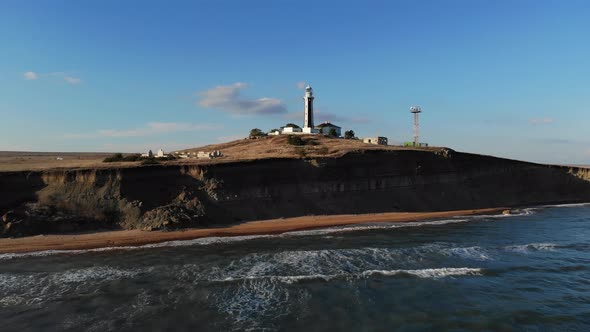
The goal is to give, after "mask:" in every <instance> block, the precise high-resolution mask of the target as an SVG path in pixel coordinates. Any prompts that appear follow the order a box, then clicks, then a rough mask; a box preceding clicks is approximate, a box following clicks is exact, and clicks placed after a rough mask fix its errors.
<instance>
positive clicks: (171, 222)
mask: <svg viewBox="0 0 590 332" xmlns="http://www.w3.org/2000/svg"><path fill="white" fill-rule="evenodd" d="M203 216H205V207H204V205H203V204H202V203H201V201H200V200H199V199H198V198H197V197H196V194H195V193H194V192H191V191H183V192H181V193H180V194H179V195H178V197H177V198H176V199H175V200H174V201H173V202H172V203H171V204H168V205H164V206H161V207H158V208H155V209H152V210H149V211H147V212H146V213H145V214H144V215H143V216H142V218H141V221H140V223H139V225H138V228H139V229H142V230H145V231H151V230H162V229H177V228H182V227H187V226H191V225H195V224H199V219H200V218H201V217H203Z"/></svg>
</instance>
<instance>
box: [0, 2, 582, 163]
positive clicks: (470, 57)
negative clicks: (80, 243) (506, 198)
mask: <svg viewBox="0 0 590 332" xmlns="http://www.w3.org/2000/svg"><path fill="white" fill-rule="evenodd" d="M589 18H590V2H589V1H575V0H568V1H532V0H531V1H525V0H523V1H499V0H497V1H484V0H476V1H467V0H466V1H454V0H449V1H409V0H408V1H354V2H353V1H350V2H349V1H313V2H312V1H307V2H305V1H282V0H274V1H271V0H268V1H258V0H253V1H237V0H235V1H226V0H221V1H186V2H184V1H166V2H165V1H23V0H20V1H12V0H6V1H2V2H0V43H1V48H0V116H1V118H2V120H3V121H2V123H3V126H2V130H0V150H29V151H31V150H33V151H113V152H116V151H123V152H141V151H144V150H147V149H149V148H151V149H157V148H159V147H164V149H166V150H171V149H179V148H186V147H192V146H198V145H203V144H208V143H217V142H222V141H225V140H230V139H236V138H238V137H244V136H245V135H246V134H247V132H248V131H249V129H250V128H253V127H259V128H261V129H263V130H269V129H272V128H276V127H280V126H281V125H284V124H285V123H287V122H297V123H299V122H301V123H302V122H303V112H302V110H303V101H302V95H303V90H302V89H301V87H302V85H303V84H304V83H309V84H311V85H312V86H313V88H314V91H315V94H316V100H315V107H316V110H317V112H318V114H317V118H319V119H320V120H330V121H332V122H333V123H336V124H338V125H340V126H342V127H343V128H344V129H353V130H354V131H355V132H356V133H357V134H358V135H359V136H372V135H384V136H388V137H389V139H390V142H403V141H406V140H410V139H411V136H412V117H411V114H410V113H409V111H408V110H409V107H410V106H412V105H420V106H422V109H423V113H422V115H421V134H422V138H421V140H422V141H424V142H428V143H430V144H431V145H441V146H449V147H451V148H454V149H456V150H461V151H467V152H476V153H483V154H492V155H497V156H502V157H508V158H515V159H523V160H531V161H538V162H549V163H584V164H590V133H589V130H588V129H589V128H590V40H589V38H590V19H589ZM316 122H317V121H316Z"/></svg>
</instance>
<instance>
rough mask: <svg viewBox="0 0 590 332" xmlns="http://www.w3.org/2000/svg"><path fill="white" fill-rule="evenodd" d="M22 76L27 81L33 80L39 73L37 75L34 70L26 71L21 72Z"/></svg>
mask: <svg viewBox="0 0 590 332" xmlns="http://www.w3.org/2000/svg"><path fill="white" fill-rule="evenodd" d="M23 77H24V78H25V80H27V81H34V80H36V79H38V78H39V75H37V73H35V72H34V71H28V72H26V73H24V74H23Z"/></svg>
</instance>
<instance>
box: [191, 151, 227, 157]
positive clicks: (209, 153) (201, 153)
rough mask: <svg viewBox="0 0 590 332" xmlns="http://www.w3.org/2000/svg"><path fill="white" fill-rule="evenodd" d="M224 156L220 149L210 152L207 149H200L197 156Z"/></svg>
mask: <svg viewBox="0 0 590 332" xmlns="http://www.w3.org/2000/svg"><path fill="white" fill-rule="evenodd" d="M222 156H223V154H222V153H221V151H219V150H215V151H208V152H207V151H199V152H198V153H197V158H199V159H213V158H219V157H222Z"/></svg>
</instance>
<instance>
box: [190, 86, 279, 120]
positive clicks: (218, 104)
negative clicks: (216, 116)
mask: <svg viewBox="0 0 590 332" xmlns="http://www.w3.org/2000/svg"><path fill="white" fill-rule="evenodd" d="M247 87H248V85H247V84H246V83H234V84H231V85H220V86H217V87H214V88H211V89H209V90H207V91H204V92H201V93H199V95H200V96H201V98H200V100H199V102H198V104H199V105H200V106H202V107H205V108H213V109H218V110H220V111H223V112H227V113H231V114H237V115H268V114H280V113H286V112H287V107H286V106H285V105H284V104H283V102H282V101H281V100H280V99H275V98H268V97H263V98H258V99H248V98H245V97H242V96H240V91H241V90H243V89H245V88H247Z"/></svg>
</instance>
